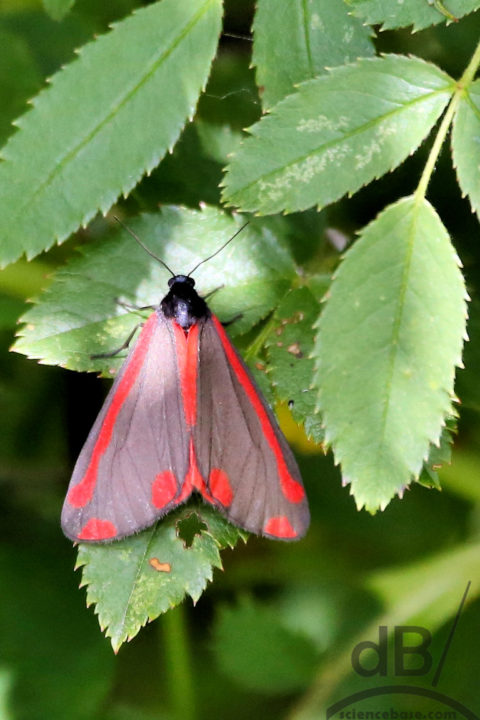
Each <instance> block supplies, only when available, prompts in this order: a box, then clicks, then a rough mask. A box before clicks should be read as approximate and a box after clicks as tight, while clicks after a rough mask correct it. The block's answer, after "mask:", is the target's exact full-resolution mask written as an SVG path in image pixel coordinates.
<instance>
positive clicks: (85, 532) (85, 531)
mask: <svg viewBox="0 0 480 720" xmlns="http://www.w3.org/2000/svg"><path fill="white" fill-rule="evenodd" d="M115 535H117V528H116V527H115V525H114V524H113V523H112V522H110V520H100V518H95V517H93V518H90V520H89V521H88V522H87V523H86V524H85V525H84V526H83V528H82V529H81V530H80V532H79V534H78V539H79V540H109V539H110V538H113V537H115Z"/></svg>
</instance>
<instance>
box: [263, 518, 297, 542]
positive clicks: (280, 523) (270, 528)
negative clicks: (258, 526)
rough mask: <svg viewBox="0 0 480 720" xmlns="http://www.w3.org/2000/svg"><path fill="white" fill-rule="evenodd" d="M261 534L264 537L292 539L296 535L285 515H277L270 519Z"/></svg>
mask: <svg viewBox="0 0 480 720" xmlns="http://www.w3.org/2000/svg"><path fill="white" fill-rule="evenodd" d="M263 532H264V533H265V534H266V535H274V536H275V537H280V538H294V537H297V533H296V532H295V530H294V529H293V527H292V526H291V524H290V520H289V519H288V518H287V517H286V516H285V515H277V516H276V517H271V518H270V520H267V522H266V523H265V525H264V528H263Z"/></svg>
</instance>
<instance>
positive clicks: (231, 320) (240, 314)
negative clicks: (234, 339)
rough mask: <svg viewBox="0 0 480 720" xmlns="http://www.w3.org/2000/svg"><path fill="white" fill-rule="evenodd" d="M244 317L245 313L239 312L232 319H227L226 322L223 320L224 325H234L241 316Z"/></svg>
mask: <svg viewBox="0 0 480 720" xmlns="http://www.w3.org/2000/svg"><path fill="white" fill-rule="evenodd" d="M242 317H243V313H237V315H234V316H233V317H232V318H230V320H225V322H222V325H223V327H228V326H229V325H233V323H234V322H236V321H237V320H240V318H242Z"/></svg>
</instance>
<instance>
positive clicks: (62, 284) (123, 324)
mask: <svg viewBox="0 0 480 720" xmlns="http://www.w3.org/2000/svg"><path fill="white" fill-rule="evenodd" d="M241 224H242V220H241V219H239V218H237V219H236V220H234V219H233V218H232V217H230V216H228V215H226V214H225V213H223V212H221V211H220V210H218V209H217V208H212V207H206V208H204V210H203V211H194V210H188V209H182V208H175V207H165V208H163V209H162V213H161V214H151V215H147V214H145V215H142V216H140V217H139V218H136V219H135V220H131V221H129V226H130V227H131V229H132V230H133V231H134V232H135V233H136V234H137V235H138V237H140V238H141V239H142V241H143V242H144V243H145V244H146V245H147V246H148V247H149V248H150V249H151V250H152V251H153V252H154V253H156V254H157V255H158V256H160V257H162V258H163V259H164V260H165V262H166V263H167V264H168V265H169V267H171V268H172V270H173V271H174V272H177V273H182V272H183V273H187V272H189V271H190V270H192V269H193V267H194V266H195V265H197V263H198V262H200V261H201V260H202V259H205V258H207V257H208V256H209V255H210V254H212V253H213V252H215V250H218V249H219V248H220V247H221V246H222V245H223V244H224V243H225V242H226V240H228V238H229V237H231V236H232V235H233V234H234V233H235V232H236V231H237V230H238V229H239V228H240V226H241ZM194 275H195V279H196V282H197V288H198V290H199V292H200V293H202V294H206V293H208V292H211V291H213V290H216V291H217V292H215V293H214V294H213V295H212V297H211V299H210V300H209V304H210V306H211V307H212V309H213V310H214V311H215V312H216V313H217V314H218V315H219V317H220V318H221V319H222V320H224V321H229V320H232V319H233V318H235V317H237V316H238V315H239V314H240V315H241V317H238V318H237V319H236V320H235V322H234V323H233V324H232V325H231V326H230V327H229V328H228V331H229V333H230V334H233V335H235V334H239V333H244V332H245V331H247V330H249V329H250V328H251V327H252V326H253V325H254V324H255V323H256V322H258V321H259V320H260V319H262V318H263V317H265V315H267V314H268V312H270V310H271V309H272V308H274V307H275V305H276V304H277V303H278V302H279V300H280V298H282V297H283V296H284V294H285V293H286V292H287V290H288V289H289V287H290V285H291V283H292V279H293V277H294V275H295V269H294V265H293V262H292V259H291V257H290V255H289V253H288V251H287V250H286V249H284V248H283V247H282V246H281V245H280V244H279V243H278V241H277V239H276V238H275V237H274V236H273V235H272V234H271V233H270V232H267V231H263V232H262V231H261V230H260V229H255V228H254V227H253V226H252V225H251V226H248V227H246V228H245V229H244V230H243V231H242V233H241V235H240V236H239V237H238V238H236V239H235V240H234V241H233V242H232V243H231V244H230V245H229V246H228V247H227V248H225V250H224V251H223V252H221V253H220V254H219V255H218V256H217V257H215V258H212V259H211V260H209V261H208V262H207V263H205V264H203V265H202V266H201V267H200V268H199V269H198V271H197V272H195V274H194ZM168 277H169V275H168V272H167V271H166V269H165V268H164V267H162V266H161V265H160V264H159V263H158V262H156V261H155V260H154V259H153V258H151V257H150V256H149V255H148V254H147V253H146V252H145V251H144V250H143V249H142V248H141V247H139V246H138V245H137V244H136V242H135V241H134V240H133V239H132V238H131V237H130V235H129V234H128V233H127V232H126V231H125V230H124V229H122V228H118V230H116V232H115V236H114V237H112V238H111V239H109V240H106V241H104V242H102V243H98V244H97V245H96V246H88V247H85V248H83V249H82V256H79V257H76V258H74V259H73V260H71V261H70V263H69V264H68V265H67V266H66V267H65V268H64V269H62V270H60V271H59V272H58V273H57V275H56V277H55V279H54V281H53V282H52V284H51V285H50V287H49V288H48V290H47V291H46V292H45V293H44V294H43V295H42V296H41V297H40V300H39V302H38V304H36V305H35V306H34V307H32V308H31V309H30V310H29V311H28V312H27V313H26V314H25V316H24V318H23V320H24V322H25V323H26V326H25V328H24V329H22V331H21V333H22V337H21V338H20V339H19V340H18V341H17V343H16V345H15V350H17V351H19V352H22V353H24V354H26V355H28V356H29V357H34V358H37V359H41V360H42V362H45V363H50V364H60V365H64V366H66V367H68V368H70V369H74V370H94V369H96V370H103V371H104V372H105V373H110V372H114V371H115V369H116V368H117V367H118V365H119V363H121V361H122V359H121V358H118V359H117V358H112V359H109V360H105V359H98V358H97V359H96V360H92V358H91V355H92V354H96V353H101V352H105V351H109V350H114V349H115V348H117V347H119V346H120V345H121V344H122V343H123V342H124V340H125V339H126V338H127V336H128V335H129V333H130V332H131V330H132V328H133V327H134V326H135V325H137V324H138V323H139V322H141V321H142V319H144V317H145V313H143V316H142V314H141V313H140V314H139V313H138V312H128V311H126V310H125V309H124V308H122V307H121V306H120V305H118V303H117V302H116V299H117V298H121V299H123V300H127V301H128V302H130V303H134V304H136V305H138V306H144V305H151V304H153V305H158V303H159V302H160V300H161V299H162V297H163V296H164V295H166V293H167V290H168V287H167V280H168Z"/></svg>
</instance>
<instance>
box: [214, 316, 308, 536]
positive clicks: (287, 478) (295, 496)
mask: <svg viewBox="0 0 480 720" xmlns="http://www.w3.org/2000/svg"><path fill="white" fill-rule="evenodd" d="M212 320H213V323H214V325H215V328H216V330H217V332H218V335H219V337H220V340H221V341H222V345H223V349H224V350H225V354H226V356H227V358H228V360H229V362H230V365H231V366H232V368H233V370H234V372H235V375H236V376H237V379H238V381H239V383H240V384H241V386H242V387H243V389H244V390H245V392H246V394H247V397H248V399H249V400H250V402H251V404H252V406H253V409H254V410H255V412H256V414H257V417H258V419H259V420H260V424H261V426H262V431H263V434H264V435H265V438H266V439H267V442H268V444H269V445H270V447H271V449H272V452H273V454H274V456H275V460H276V461H277V469H278V476H279V478H280V487H281V489H282V492H283V494H284V495H285V497H286V498H287V500H289V501H290V502H292V503H299V502H301V501H302V500H303V498H304V497H305V490H304V489H303V486H302V484H301V483H299V482H298V480H295V478H293V477H292V476H291V475H290V472H289V470H288V467H287V463H286V462H285V458H284V457H283V452H282V448H281V447H280V443H279V442H278V438H277V436H276V434H275V429H274V427H273V426H272V423H271V422H270V419H269V417H268V415H267V412H266V410H265V408H264V407H263V404H262V401H261V400H260V397H259V395H258V392H257V389H256V388H255V385H254V384H253V383H252V381H251V380H250V378H249V376H248V374H247V372H246V370H245V368H244V367H243V365H242V363H241V362H240V360H239V358H238V355H237V353H236V352H235V349H234V348H233V345H232V344H231V342H230V340H229V338H228V335H227V334H226V332H225V330H224V329H223V327H222V324H221V322H220V321H219V320H218V318H216V317H215V315H212ZM272 534H274V533H272Z"/></svg>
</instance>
